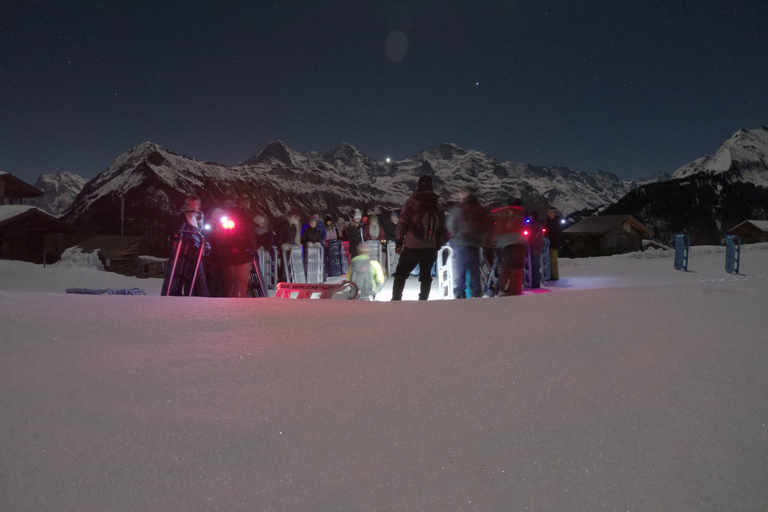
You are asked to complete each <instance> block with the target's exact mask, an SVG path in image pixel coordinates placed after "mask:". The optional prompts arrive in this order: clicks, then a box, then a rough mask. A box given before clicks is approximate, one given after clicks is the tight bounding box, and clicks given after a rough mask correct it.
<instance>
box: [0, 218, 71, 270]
mask: <svg viewBox="0 0 768 512" xmlns="http://www.w3.org/2000/svg"><path fill="white" fill-rule="evenodd" d="M74 232H75V228H73V227H72V226H70V225H69V224H67V223H66V222H62V221H60V220H59V219H57V218H56V217H53V216H52V215H48V214H47V213H45V212H44V211H42V210H40V209H38V208H35V207H34V206H29V205H20V204H13V205H11V204H3V205H0V259H4V260H21V261H29V262H31V263H53V262H54V261H58V259H59V257H60V256H61V253H62V251H63V249H64V248H63V247H59V246H58V243H59V241H58V237H57V235H61V234H66V235H71V234H73V233H74Z"/></svg>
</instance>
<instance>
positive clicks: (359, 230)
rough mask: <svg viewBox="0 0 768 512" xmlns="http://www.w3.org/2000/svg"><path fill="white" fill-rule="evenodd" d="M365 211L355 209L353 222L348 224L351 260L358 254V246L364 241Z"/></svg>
mask: <svg viewBox="0 0 768 512" xmlns="http://www.w3.org/2000/svg"><path fill="white" fill-rule="evenodd" d="M364 228H365V226H364V225H363V212H361V211H360V210H355V212H354V214H353V215H352V222H350V223H349V224H347V241H349V254H350V258H349V259H350V261H351V259H352V258H353V257H354V256H357V252H358V251H357V248H358V247H359V246H360V245H361V244H362V243H363V229H364Z"/></svg>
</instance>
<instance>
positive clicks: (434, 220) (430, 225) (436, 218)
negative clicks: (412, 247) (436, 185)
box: [411, 196, 441, 240]
mask: <svg viewBox="0 0 768 512" xmlns="http://www.w3.org/2000/svg"><path fill="white" fill-rule="evenodd" d="M440 215H441V213H440V210H439V209H438V207H437V197H436V196H433V197H422V198H419V199H418V201H417V205H416V214H415V216H414V219H413V221H414V222H413V226H412V227H411V231H412V232H413V236H415V237H416V238H418V239H419V240H434V239H435V238H437V230H438V228H439V227H440Z"/></svg>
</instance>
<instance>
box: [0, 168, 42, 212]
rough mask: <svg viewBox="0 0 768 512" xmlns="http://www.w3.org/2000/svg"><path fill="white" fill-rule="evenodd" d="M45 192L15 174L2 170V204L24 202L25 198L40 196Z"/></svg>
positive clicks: (0, 201) (0, 174)
mask: <svg viewBox="0 0 768 512" xmlns="http://www.w3.org/2000/svg"><path fill="white" fill-rule="evenodd" d="M42 195H43V192H42V191H41V190H39V189H37V188H35V187H33V186H32V185H30V184H29V183H27V182H25V181H23V180H20V179H19V178H17V177H16V176H14V175H13V174H10V173H7V172H2V171H0V205H6V204H22V203H23V202H24V199H33V198H35V197H40V196H42Z"/></svg>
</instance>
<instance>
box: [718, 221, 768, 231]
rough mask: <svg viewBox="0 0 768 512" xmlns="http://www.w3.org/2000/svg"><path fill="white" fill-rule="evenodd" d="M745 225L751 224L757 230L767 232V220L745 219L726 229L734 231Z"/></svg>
mask: <svg viewBox="0 0 768 512" xmlns="http://www.w3.org/2000/svg"><path fill="white" fill-rule="evenodd" d="M746 225H752V226H754V227H755V228H757V229H758V230H759V231H762V232H764V233H768V220H745V221H744V222H742V223H741V224H738V225H736V226H734V227H732V228H731V229H729V230H728V232H729V233H731V232H733V231H736V230H737V229H739V228H742V227H746Z"/></svg>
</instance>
